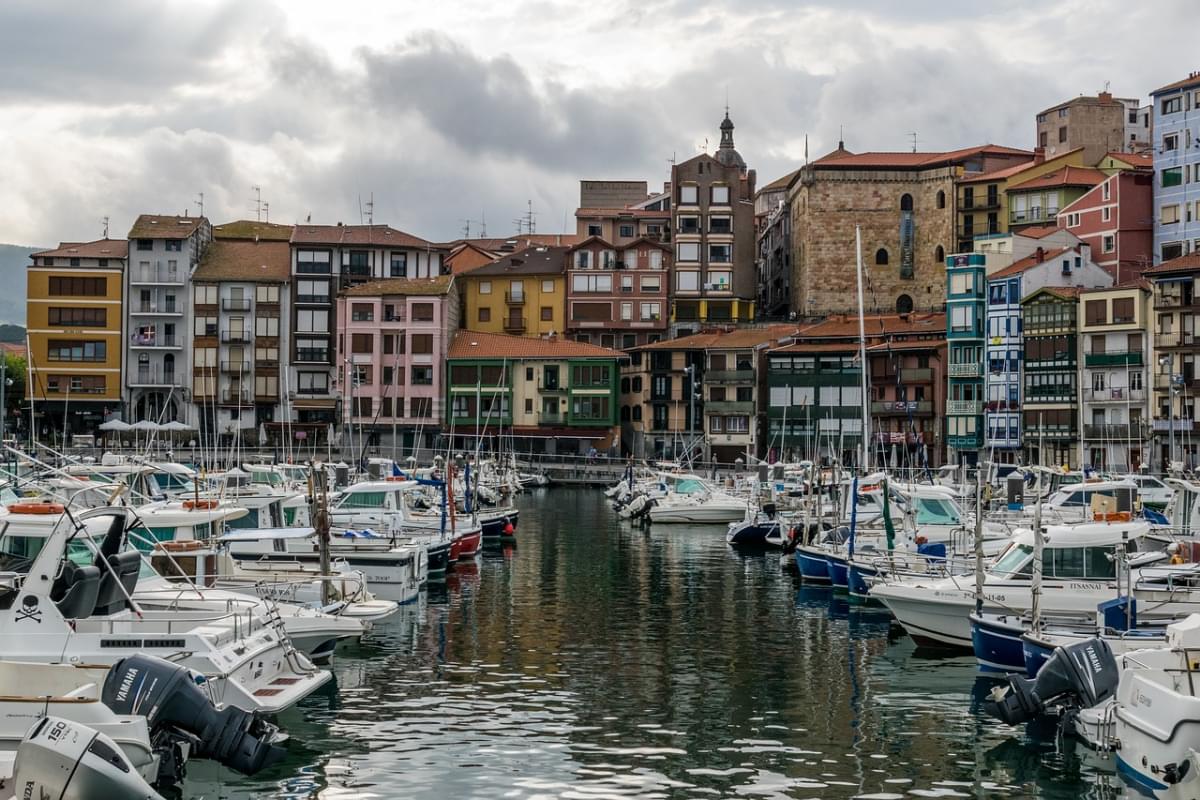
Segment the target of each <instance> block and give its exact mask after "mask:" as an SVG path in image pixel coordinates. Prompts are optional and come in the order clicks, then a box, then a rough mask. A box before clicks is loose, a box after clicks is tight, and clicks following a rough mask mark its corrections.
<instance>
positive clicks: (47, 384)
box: [26, 239, 129, 441]
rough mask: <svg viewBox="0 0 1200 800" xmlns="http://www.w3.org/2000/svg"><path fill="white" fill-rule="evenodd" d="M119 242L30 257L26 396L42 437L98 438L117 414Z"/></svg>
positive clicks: (123, 252)
mask: <svg viewBox="0 0 1200 800" xmlns="http://www.w3.org/2000/svg"><path fill="white" fill-rule="evenodd" d="M128 250H129V244H128V242H126V241H125V240H124V239H101V240H99V241H95V242H83V243H71V242H63V243H62V244H60V245H59V246H58V248H57V249H54V250H45V251H42V252H40V253H34V254H33V255H32V256H31V258H32V259H33V263H32V264H31V265H30V266H29V268H28V270H27V273H26V279H27V290H26V291H27V293H26V298H27V303H26V325H27V327H28V330H29V379H30V384H29V389H28V391H29V396H30V397H31V399H32V400H33V404H34V414H35V422H34V425H35V432H36V434H37V435H38V436H39V437H42V438H44V439H52V438H54V437H58V436H61V437H63V439H62V441H69V438H67V437H69V436H71V435H74V434H95V433H96V428H97V426H98V425H99V424H100V423H101V422H103V421H104V415H105V414H106V413H113V412H117V411H119V410H120V408H121V384H122V381H121V351H122V349H123V347H122V345H123V342H124V340H123V338H122V327H121V322H122V319H123V317H124V315H123V313H122V305H121V287H122V284H123V281H124V271H125V260H126V257H127V256H128Z"/></svg>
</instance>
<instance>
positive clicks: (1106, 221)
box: [1058, 169, 1154, 284]
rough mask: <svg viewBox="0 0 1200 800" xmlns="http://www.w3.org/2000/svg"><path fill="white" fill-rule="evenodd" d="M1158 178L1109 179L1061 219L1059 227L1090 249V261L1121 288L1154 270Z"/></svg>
mask: <svg viewBox="0 0 1200 800" xmlns="http://www.w3.org/2000/svg"><path fill="white" fill-rule="evenodd" d="M1153 197H1154V173H1153V171H1151V170H1141V169H1136V170H1125V171H1121V172H1117V173H1115V174H1113V175H1109V176H1108V178H1106V179H1105V180H1103V181H1102V182H1100V183H1099V184H1097V185H1096V186H1094V187H1092V188H1091V189H1090V190H1088V191H1087V192H1086V193H1085V194H1084V195H1083V196H1082V197H1080V198H1079V199H1078V200H1076V201H1075V202H1073V203H1070V204H1068V205H1067V206H1065V207H1064V208H1063V209H1062V211H1060V212H1059V213H1058V226H1059V227H1060V228H1066V229H1067V230H1068V231H1070V232H1071V233H1073V234H1075V235H1076V236H1078V237H1079V238H1080V239H1081V240H1082V241H1083V242H1084V243H1085V244H1089V245H1091V247H1092V260H1093V261H1094V262H1095V263H1096V264H1099V265H1100V266H1101V267H1104V268H1105V269H1106V270H1108V272H1109V274H1111V275H1112V276H1113V278H1114V279H1115V280H1116V282H1117V283H1118V284H1120V283H1123V282H1124V281H1126V280H1129V279H1131V278H1133V277H1135V276H1136V275H1139V274H1141V273H1142V272H1143V271H1145V270H1146V269H1148V268H1149V267H1151V266H1153V264H1154V203H1153Z"/></svg>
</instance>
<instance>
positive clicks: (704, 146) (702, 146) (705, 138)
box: [696, 136, 708, 153]
mask: <svg viewBox="0 0 1200 800" xmlns="http://www.w3.org/2000/svg"><path fill="white" fill-rule="evenodd" d="M696 147H699V148H700V149H701V150H703V151H704V152H705V153H707V152H708V137H707V136H705V137H704V144H698V145H696Z"/></svg>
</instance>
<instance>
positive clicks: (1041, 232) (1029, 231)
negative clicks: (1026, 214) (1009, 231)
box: [1013, 225, 1066, 239]
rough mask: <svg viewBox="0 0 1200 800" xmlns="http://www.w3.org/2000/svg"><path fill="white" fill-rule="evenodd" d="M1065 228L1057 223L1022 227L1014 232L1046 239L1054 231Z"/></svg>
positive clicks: (1017, 234) (1016, 234)
mask: <svg viewBox="0 0 1200 800" xmlns="http://www.w3.org/2000/svg"><path fill="white" fill-rule="evenodd" d="M1061 230H1066V229H1065V228H1060V227H1058V226H1057V225H1034V226H1032V227H1029V228H1022V229H1021V230H1019V231H1016V232H1014V233H1013V236H1024V237H1025V238H1026V239H1044V238H1045V237H1047V236H1049V235H1050V234H1052V233H1058V232H1059V231H1061Z"/></svg>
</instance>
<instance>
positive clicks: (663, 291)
mask: <svg viewBox="0 0 1200 800" xmlns="http://www.w3.org/2000/svg"><path fill="white" fill-rule="evenodd" d="M670 275H671V246H670V245H669V244H664V243H662V242H659V241H656V240H654V239H650V238H647V237H642V238H639V239H634V240H633V241H630V242H628V243H625V244H621V245H618V246H614V245H612V244H609V243H608V242H607V241H605V240H604V239H601V238H600V237H598V236H592V237H589V238H587V239H585V240H584V241H582V242H580V243H579V244H577V245H575V246H573V247H571V248H569V249H568V250H567V332H568V333H569V334H570V335H571V337H572V338H574V339H576V340H577V341H581V342H590V343H592V344H598V345H600V346H602V347H609V348H619V349H622V350H625V349H628V348H631V347H637V346H639V345H643V344H649V343H651V342H657V341H658V340H659V339H661V338H663V335H664V332H665V331H666V329H667V321H668V316H669V312H670V309H669V308H668V307H667V290H668V284H669V283H670Z"/></svg>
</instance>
